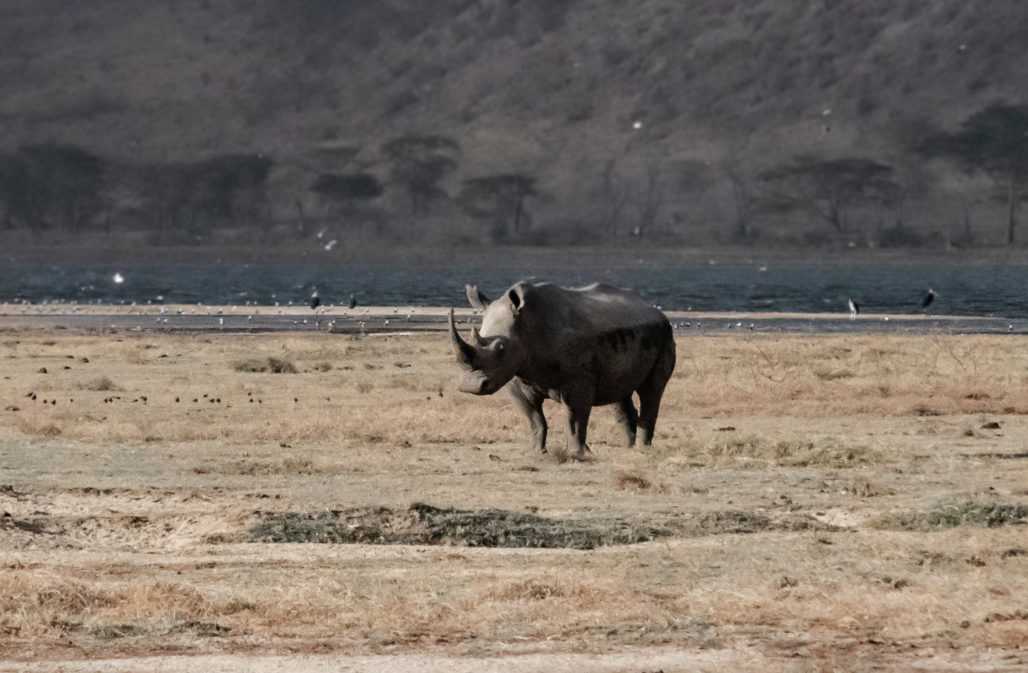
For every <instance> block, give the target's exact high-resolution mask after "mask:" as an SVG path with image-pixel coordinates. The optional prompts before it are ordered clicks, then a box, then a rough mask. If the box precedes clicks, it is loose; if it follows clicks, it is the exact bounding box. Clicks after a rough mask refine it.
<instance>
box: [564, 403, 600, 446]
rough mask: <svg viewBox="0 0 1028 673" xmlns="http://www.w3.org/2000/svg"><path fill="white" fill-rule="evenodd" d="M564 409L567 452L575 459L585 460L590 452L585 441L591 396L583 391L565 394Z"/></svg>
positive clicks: (591, 406)
mask: <svg viewBox="0 0 1028 673" xmlns="http://www.w3.org/2000/svg"><path fill="white" fill-rule="evenodd" d="M563 399H564V410H565V411H566V412H567V419H568V452H569V453H571V454H573V455H574V458H575V460H585V458H586V454H589V453H592V451H590V450H589V445H588V444H587V443H586V435H587V434H588V431H589V414H590V413H591V412H592V410H593V396H592V395H591V394H589V393H587V392H584V391H576V392H571V393H568V394H565V395H564V396H563Z"/></svg>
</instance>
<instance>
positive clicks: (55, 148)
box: [0, 143, 105, 230]
mask: <svg viewBox="0 0 1028 673" xmlns="http://www.w3.org/2000/svg"><path fill="white" fill-rule="evenodd" d="M2 164H3V165H2V167H0V199H2V200H3V201H4V206H5V211H6V214H5V219H6V220H7V222H8V227H10V226H13V225H14V223H15V222H21V223H22V224H24V225H25V226H27V227H29V228H32V229H36V230H42V229H47V228H50V227H53V226H58V225H63V226H65V227H67V228H69V229H74V230H77V229H82V228H83V227H85V226H86V225H88V224H89V223H90V221H91V220H92V219H93V218H94V217H95V216H96V215H97V213H98V212H99V211H100V208H101V203H100V198H99V194H100V191H101V188H102V184H103V177H104V170H105V166H104V162H103V160H102V159H100V157H98V156H96V155H94V154H92V153H90V152H87V151H86V150H83V149H81V148H79V147H76V146H74V145H60V144H55V143H44V144H37V145H23V146H22V147H20V148H18V150H17V152H15V153H14V154H13V155H10V156H6V157H3V161H2Z"/></svg>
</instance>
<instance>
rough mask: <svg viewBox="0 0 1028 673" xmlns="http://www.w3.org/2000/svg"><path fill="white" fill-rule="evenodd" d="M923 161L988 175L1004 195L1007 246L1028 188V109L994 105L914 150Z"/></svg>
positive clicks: (927, 140) (1013, 235) (1004, 104)
mask: <svg viewBox="0 0 1028 673" xmlns="http://www.w3.org/2000/svg"><path fill="white" fill-rule="evenodd" d="M915 150H916V151H918V153H920V154H921V155H923V156H926V157H938V158H943V159H949V160H952V161H955V162H956V163H957V164H959V165H960V166H961V167H962V168H963V169H964V170H965V171H967V172H969V173H974V172H978V171H980V172H982V173H985V174H986V175H988V176H989V177H990V178H991V179H992V180H993V181H994V182H995V183H996V184H997V185H998V186H1000V187H1001V188H1002V189H1003V191H1004V192H1005V197H1006V198H1005V200H1006V202H1007V244H1008V245H1013V244H1014V241H1015V239H1016V232H1017V210H1018V205H1019V204H1020V202H1021V197H1022V193H1023V192H1024V191H1025V187H1026V184H1028V105H1008V104H1006V103H994V104H993V105H990V106H989V107H987V108H985V109H983V110H979V111H978V112H976V113H974V114H973V115H971V116H970V117H968V118H967V119H965V120H964V122H963V123H962V124H961V125H960V128H959V129H958V130H957V131H954V132H952V133H946V132H943V133H937V134H935V135H932V136H929V137H928V138H927V139H925V140H924V141H922V142H920V143H918V144H917V145H916V146H915Z"/></svg>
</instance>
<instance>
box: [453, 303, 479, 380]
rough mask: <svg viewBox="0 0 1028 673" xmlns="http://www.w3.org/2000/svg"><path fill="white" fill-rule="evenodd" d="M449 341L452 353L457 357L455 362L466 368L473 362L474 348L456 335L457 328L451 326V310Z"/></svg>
mask: <svg viewBox="0 0 1028 673" xmlns="http://www.w3.org/2000/svg"><path fill="white" fill-rule="evenodd" d="M450 341H452V342H453V352H454V353H455V354H456V355H457V362H459V363H460V364H462V365H466V366H468V367H471V366H472V363H473V362H474V361H475V347H474V346H472V345H471V344H469V343H468V342H466V341H464V339H462V338H461V336H460V334H457V326H456V325H454V324H453V309H452V308H451V309H450Z"/></svg>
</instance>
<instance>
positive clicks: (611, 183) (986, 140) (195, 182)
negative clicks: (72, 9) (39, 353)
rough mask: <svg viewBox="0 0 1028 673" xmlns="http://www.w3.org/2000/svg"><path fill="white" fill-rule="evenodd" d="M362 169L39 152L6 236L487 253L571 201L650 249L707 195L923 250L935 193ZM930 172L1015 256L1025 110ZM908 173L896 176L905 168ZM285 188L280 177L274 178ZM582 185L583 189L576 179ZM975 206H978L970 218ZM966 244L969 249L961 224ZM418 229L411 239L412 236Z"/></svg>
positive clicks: (758, 214)
mask: <svg viewBox="0 0 1028 673" xmlns="http://www.w3.org/2000/svg"><path fill="white" fill-rule="evenodd" d="M377 150H378V151H377V155H376V157H377V158H376V160H374V161H370V162H369V161H367V160H363V161H358V160H357V159H356V156H357V154H359V153H360V148H356V149H354V148H350V149H346V148H344V149H343V150H342V151H338V152H335V154H333V156H332V157H331V158H330V159H329V160H327V161H319V162H315V164H313V165H302V166H299V167H298V165H297V163H296V162H295V161H290V160H284V159H279V160H277V161H276V160H275V159H273V158H272V157H270V156H267V155H264V154H226V155H219V156H214V157H209V158H205V159H202V160H197V161H192V162H130V161H118V160H111V159H107V158H104V157H101V156H98V155H96V154H93V153H91V152H89V151H88V150H86V149H83V148H81V147H77V146H73V145H67V144H59V143H41V144H29V145H23V146H21V147H18V148H17V149H15V150H14V151H11V152H7V153H0V228H3V229H6V230H9V231H10V230H24V231H29V232H47V231H55V230H59V231H65V232H74V233H87V232H101V233H106V234H114V233H116V232H120V231H126V230H133V231H146V232H148V233H149V235H150V240H151V241H152V242H155V243H158V244H162V243H190V242H202V241H209V240H212V237H213V236H214V235H215V234H216V232H218V231H219V230H224V229H238V230H243V231H246V232H248V235H250V236H258V237H259V238H260V239H261V240H267V239H269V238H272V237H276V236H298V237H305V236H308V235H309V234H310V233H311V229H312V225H317V226H319V227H320V226H322V225H323V224H324V223H325V222H329V223H344V224H345V223H353V222H361V223H367V222H371V223H372V225H373V229H374V233H376V234H381V233H382V230H383V229H384V228H386V227H387V225H388V223H389V222H393V221H403V222H408V223H416V222H418V221H421V220H425V219H427V218H431V217H443V218H447V219H452V218H453V217H455V216H456V217H460V218H463V219H464V220H465V221H467V222H470V223H472V224H473V226H474V228H476V229H477V230H478V231H480V232H483V237H484V238H486V239H488V240H492V241H504V240H509V241H531V240H539V234H540V232H545V231H547V229H548V228H549V227H550V226H551V224H550V223H549V222H548V221H547V218H545V217H543V216H540V213H542V214H543V215H546V214H547V213H549V212H554V211H556V210H558V209H559V208H557V207H556V205H555V204H559V203H560V202H561V201H562V200H564V201H567V202H570V203H571V205H572V206H574V207H575V208H577V210H578V211H579V213H580V214H579V215H578V220H577V222H578V223H577V225H576V226H578V227H579V228H580V229H582V230H583V231H584V232H585V234H584V235H585V236H587V237H589V238H590V239H592V240H602V239H619V238H624V237H636V238H646V237H649V236H651V235H655V234H657V233H662V234H665V235H667V234H673V233H675V230H676V228H679V229H680V228H685V227H687V226H689V222H690V221H694V220H695V218H692V219H690V215H689V209H690V208H691V207H693V206H694V204H696V203H699V202H700V199H698V198H695V197H697V195H703V194H709V193H712V192H716V191H718V190H720V191H719V193H722V194H724V195H725V197H724V199H725V201H727V203H729V204H730V207H729V208H727V209H725V210H726V212H727V213H728V214H727V215H726V214H724V213H722V215H721V216H720V217H721V219H727V220H729V225H728V227H727V229H728V231H729V235H730V237H731V238H732V240H734V241H736V242H742V243H746V242H753V241H755V240H757V239H759V238H761V236H762V235H763V232H764V231H765V229H766V228H767V227H768V224H769V223H774V222H789V223H795V222H802V223H804V224H805V225H806V226H808V227H809V226H810V225H814V228H813V229H812V230H808V232H807V238H806V239H805V240H806V242H808V243H821V242H826V241H832V240H842V239H846V238H847V237H852V236H853V235H854V233H855V232H856V231H857V230H858V229H861V228H863V229H866V224H867V220H868V218H869V217H871V218H874V219H875V221H876V222H877V223H878V224H877V230H876V237H877V243H878V244H879V245H883V246H887V245H916V244H918V243H921V242H923V235H922V234H918V233H917V232H916V231H914V229H912V228H911V227H910V225H909V221H910V219H911V211H912V209H914V208H916V207H917V204H918V202H919V201H918V199H919V198H921V196H922V195H921V192H922V191H923V190H924V188H925V180H926V178H925V177H924V171H918V170H914V171H911V170H908V169H909V166H904V167H900V168H897V166H894V165H892V164H890V163H889V162H888V161H885V160H882V159H880V158H875V157H867V156H856V155H854V156H820V155H816V154H799V155H796V156H793V157H791V158H788V159H786V160H784V161H778V162H777V163H775V164H773V165H770V166H766V167H762V168H759V169H758V168H756V166H757V165H758V162H757V161H755V160H754V158H753V157H749V156H746V155H745V153H741V154H737V155H731V154H728V155H726V156H724V157H722V158H721V160H720V161H715V162H684V163H682V162H679V163H678V164H676V165H674V166H669V164H668V163H667V162H664V161H662V160H660V159H659V156H658V158H656V159H653V160H651V161H648V162H642V163H641V164H640V163H638V162H637V163H636V164H634V165H631V166H630V165H629V163H628V162H626V161H624V160H623V159H620V160H619V159H607V160H606V161H597V162H596V163H595V165H594V167H593V169H592V173H593V175H592V176H585V180H584V181H586V182H589V183H590V185H591V186H590V187H589V188H588V189H585V190H583V192H582V194H579V195H578V196H577V197H576V196H572V195H564V196H563V198H562V195H560V194H555V193H554V191H556V190H555V189H553V188H548V186H547V184H546V182H545V181H544V180H543V179H542V177H541V176H540V175H536V174H532V173H530V172H525V171H516V170H511V171H508V172H495V173H488V174H482V175H464V176H461V179H460V180H457V176H459V175H461V168H462V151H461V146H460V143H459V142H458V141H457V140H456V139H454V138H451V137H448V136H445V135H433V134H408V135H403V136H399V137H396V138H393V139H390V140H388V141H387V142H385V143H383V144H382V145H381V146H380V147H379V148H377ZM903 150H904V153H905V156H907V157H909V158H910V161H912V162H913V163H914V164H915V165H917V166H921V165H924V164H927V163H929V162H933V161H938V162H940V164H942V165H949V166H952V167H954V168H956V169H958V170H959V171H960V172H962V173H963V174H965V175H974V176H979V177H981V178H983V179H984V180H985V181H987V186H986V187H984V188H983V189H984V190H985V193H983V194H980V195H977V197H976V198H977V199H978V200H979V201H996V200H999V201H1001V202H1002V203H1003V205H1004V213H1005V226H1004V228H1005V240H1006V242H1007V243H1008V244H1011V245H1012V244H1015V243H1016V242H1017V240H1018V236H1017V233H1018V232H1017V230H1018V221H1019V217H1018V216H1019V210H1020V205H1021V203H1022V201H1023V200H1024V199H1025V187H1026V183H1028V106H1019V105H1009V104H1006V103H996V104H992V105H989V106H987V107H985V108H983V109H982V110H980V111H978V112H976V113H974V114H972V115H970V116H969V117H967V118H966V119H965V120H964V121H963V122H962V123H961V124H960V126H959V127H958V128H957V129H955V130H952V131H928V132H924V133H921V134H919V135H918V136H917V137H916V139H914V140H911V141H910V142H909V143H908V146H907V147H905V148H903ZM901 169H902V170H901ZM279 174H281V175H285V176H288V177H287V178H286V179H281V180H279V179H276V175H279ZM576 177H577V176H576ZM968 208H969V207H968ZM965 224H966V226H965V230H966V231H965V232H964V238H965V239H966V240H967V242H970V241H971V239H973V232H972V231H971V225H970V216H969V215H968V214H967V213H966V212H965ZM411 229H412V228H411V227H410V226H406V227H403V234H404V235H405V237H407V238H410V234H411Z"/></svg>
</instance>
